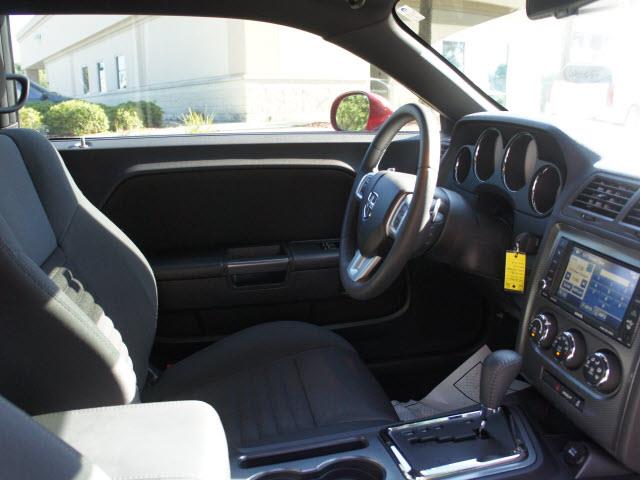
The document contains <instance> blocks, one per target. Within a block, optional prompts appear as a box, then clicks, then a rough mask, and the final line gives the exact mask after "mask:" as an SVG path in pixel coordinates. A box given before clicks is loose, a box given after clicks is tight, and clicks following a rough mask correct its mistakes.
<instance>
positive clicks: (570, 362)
mask: <svg viewBox="0 0 640 480" xmlns="http://www.w3.org/2000/svg"><path fill="white" fill-rule="evenodd" d="M585 350H586V347H585V341H584V337H583V336H582V334H581V333H580V332H579V331H577V330H573V329H572V330H567V331H565V332H562V333H561V334H560V335H558V336H557V337H556V339H555V340H554V341H553V345H552V351H551V355H552V356H553V359H554V360H556V361H558V362H562V364H563V365H564V366H565V367H567V368H569V369H571V370H574V369H576V368H578V367H580V365H582V363H583V362H584V357H585Z"/></svg>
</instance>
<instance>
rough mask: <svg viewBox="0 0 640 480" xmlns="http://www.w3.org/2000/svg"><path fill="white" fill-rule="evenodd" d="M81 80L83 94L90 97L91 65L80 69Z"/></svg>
mask: <svg viewBox="0 0 640 480" xmlns="http://www.w3.org/2000/svg"><path fill="white" fill-rule="evenodd" d="M85 73H86V76H85ZM80 79H81V81H82V94H83V95H89V94H90V93H91V75H90V74H89V65H82V66H81V67H80ZM85 80H86V82H85Z"/></svg>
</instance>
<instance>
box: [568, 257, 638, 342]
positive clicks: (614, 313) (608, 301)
mask: <svg viewBox="0 0 640 480" xmlns="http://www.w3.org/2000/svg"><path fill="white" fill-rule="evenodd" d="M638 279H640V273H638V272H636V271H634V270H631V269H629V268H627V267H624V266H622V265H618V264H617V263H614V262H612V261H610V260H607V259H605V258H602V257H600V256H598V255H595V254H593V253H591V252H590V251H587V250H585V249H583V248H581V247H578V246H573V248H572V249H571V253H570V255H569V260H568V262H567V267H566V269H565V271H564V274H563V276H562V279H561V280H560V283H559V285H558V291H557V293H556V295H557V297H558V298H560V299H562V300H563V301H564V302H566V303H568V304H569V305H571V306H572V307H574V308H575V309H576V310H577V311H578V312H579V313H582V314H585V315H588V316H589V317H591V318H593V319H595V320H597V321H598V322H601V323H602V324H603V327H604V328H606V329H607V330H612V331H618V329H619V328H620V324H621V323H622V322H623V320H624V318H625V312H626V311H627V308H628V306H629V302H630V301H631V299H632V298H633V294H634V292H635V290H636V286H637V284H638Z"/></svg>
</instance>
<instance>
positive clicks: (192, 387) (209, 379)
mask: <svg viewBox="0 0 640 480" xmlns="http://www.w3.org/2000/svg"><path fill="white" fill-rule="evenodd" d="M329 348H335V349H337V350H342V351H344V352H347V353H351V354H353V353H355V352H353V351H351V350H348V349H346V348H343V347H340V346H337V345H323V346H320V347H313V348H308V349H306V350H299V351H297V352H294V353H291V354H288V355H283V356H282V357H278V358H274V359H273V360H271V361H270V362H269V363H276V362H280V361H281V360H285V359H288V358H291V359H295V358H296V357H297V356H298V355H301V354H303V353H309V352H313V351H314V350H325V349H329ZM255 370H256V368H255V367H244V368H241V369H240V370H237V371H235V372H229V373H228V374H226V375H222V376H219V377H217V376H213V375H209V376H202V377H198V378H197V379H196V380H197V381H199V382H201V383H199V384H198V385H190V384H187V385H183V389H181V391H183V392H193V391H194V390H198V389H199V388H200V387H201V386H202V383H203V382H211V383H218V382H221V381H223V380H228V379H229V378H233V377H236V376H238V375H242V374H244V373H247V372H252V371H255Z"/></svg>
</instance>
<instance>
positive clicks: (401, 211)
mask: <svg viewBox="0 0 640 480" xmlns="http://www.w3.org/2000/svg"><path fill="white" fill-rule="evenodd" d="M412 198H413V195H412V194H409V195H405V196H404V197H402V198H401V199H400V200H399V201H398V204H397V205H396V206H395V207H394V208H393V210H392V211H391V215H390V216H389V223H388V224H387V234H388V235H389V236H390V237H392V238H395V236H396V235H397V234H398V231H399V230H400V227H402V224H403V222H404V220H405V218H407V213H408V212H409V205H411V199H412Z"/></svg>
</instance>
